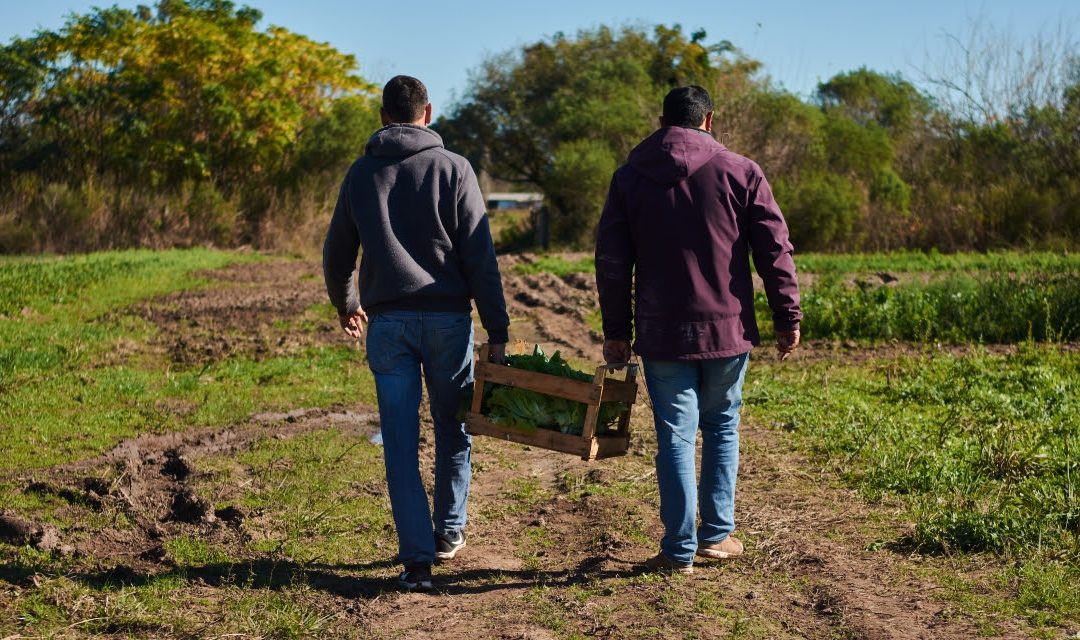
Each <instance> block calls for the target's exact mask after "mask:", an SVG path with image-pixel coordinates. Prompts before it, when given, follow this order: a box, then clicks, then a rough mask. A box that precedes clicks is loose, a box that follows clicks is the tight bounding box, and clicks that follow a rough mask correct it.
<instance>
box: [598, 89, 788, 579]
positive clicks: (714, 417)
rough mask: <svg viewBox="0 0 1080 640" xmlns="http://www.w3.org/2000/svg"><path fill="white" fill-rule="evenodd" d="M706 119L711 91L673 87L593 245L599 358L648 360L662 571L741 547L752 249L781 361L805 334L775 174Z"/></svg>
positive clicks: (657, 564) (752, 333)
mask: <svg viewBox="0 0 1080 640" xmlns="http://www.w3.org/2000/svg"><path fill="white" fill-rule="evenodd" d="M712 118H713V109H712V100H711V99H710V98H709V94H708V92H707V91H705V89H703V88H701V87H698V86H689V87H680V88H677V89H673V90H672V91H671V92H670V93H668V95H667V97H665V98H664V115H663V117H662V118H661V121H660V124H661V128H660V129H659V130H658V131H656V132H655V133H653V134H652V135H651V136H649V137H648V138H646V139H645V140H644V141H642V142H641V144H639V145H638V146H637V147H636V148H634V150H633V151H631V152H630V157H629V158H628V160H627V163H626V164H625V165H623V166H622V167H620V168H619V169H618V170H617V171H616V172H615V175H614V177H613V178H612V180H611V188H610V190H609V192H608V197H607V203H606V204H605V205H604V212H603V214H602V215H601V218H600V227H599V234H598V237H597V241H596V286H597V289H598V291H599V294H600V310H601V313H602V314H603V321H604V358H605V359H606V360H607V362H609V363H616V362H626V361H627V360H629V358H630V346H631V345H630V341H631V338H632V337H633V339H634V341H633V350H634V351H635V352H636V353H637V354H638V355H640V356H641V358H642V361H643V362H644V366H645V384H646V386H647V387H648V390H649V396H650V398H651V400H652V404H653V414H654V419H655V423H656V439H657V454H656V477H657V482H658V484H659V487H660V520H661V521H662V522H663V524H664V537H663V538H662V539H661V541H660V553H659V554H657V555H656V556H655V557H653V558H650V559H649V560H648V561H647V562H646V563H645V565H646V566H647V567H648V568H650V569H653V570H659V571H664V572H668V573H670V572H677V573H691V572H692V571H693V560H694V555H695V554H696V555H698V556H701V557H704V558H714V559H723V558H734V557H737V556H739V555H741V554H742V552H743V545H742V543H741V542H739V541H738V540H737V539H736V538H735V537H734V536H732V535H731V534H732V532H733V531H734V530H735V478H736V475H737V473H738V466H739V432H738V426H739V408H740V406H741V404H742V384H743V377H744V375H745V373H746V365H747V362H748V359H749V352H750V350H751V348H753V347H754V346H755V345H757V344H758V342H759V340H760V339H759V336H758V329H757V322H756V320H755V318H754V287H753V281H752V280H751V275H750V257H751V256H752V257H753V260H754V265H755V266H756V267H757V272H758V274H759V275H760V276H761V278H762V280H763V281H764V284H765V293H766V296H767V297H768V300H769V306H770V307H771V309H772V312H773V326H774V328H775V331H776V346H777V349H778V350H779V351H780V354H781V357H782V358H786V357H787V356H788V355H789V354H790V353H791V352H792V351H794V349H795V347H796V346H797V345H798V344H799V320H800V319H801V318H802V312H801V310H800V309H799V285H798V281H797V280H796V277H795V263H794V262H793V261H792V258H791V253H792V246H791V243H790V242H789V241H788V229H787V224H786V223H785V222H784V217H783V215H782V214H781V213H780V208H779V207H778V206H777V204H776V201H775V200H774V199H773V195H772V191H771V190H770V188H769V183H768V182H766V180H765V176H764V175H763V174H762V172H761V168H760V167H758V165H757V164H755V163H754V162H753V161H751V160H749V159H747V158H744V157H742V156H740V155H737V154H735V153H732V152H731V151H728V150H727V149H726V148H724V146H723V145H721V144H720V143H718V142H717V141H716V140H715V139H714V138H713V137H712V134H711V131H712ZM635 325H636V335H635V332H634V328H635ZM699 427H700V429H701V433H702V451H701V477H700V482H699V481H698V479H697V478H696V477H695V476H696V474H695V469H694V452H695V447H696V445H695V443H696V440H697V431H698V428H699ZM696 512H699V513H700V516H701V523H700V525H697V518H696V515H698V514H697V513H696Z"/></svg>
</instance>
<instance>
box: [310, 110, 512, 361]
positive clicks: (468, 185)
mask: <svg viewBox="0 0 1080 640" xmlns="http://www.w3.org/2000/svg"><path fill="white" fill-rule="evenodd" d="M361 247H362V248H363V255H362V256H361V258H360V269H359V282H357V281H355V280H354V277H355V275H356V274H355V273H354V270H355V265H356V256H357V253H358V252H359V250H360V248H361ZM323 275H324V277H325V279H326V291H327V293H328V294H329V296H330V301H331V302H332V303H333V304H334V306H335V307H337V310H338V313H339V314H341V315H348V314H350V313H352V312H354V311H356V310H357V309H359V308H361V307H363V309H364V311H365V312H366V313H367V314H368V315H374V314H378V313H380V312H384V311H465V312H468V311H470V310H471V305H470V302H469V301H470V298H472V299H475V300H476V308H477V311H478V313H479V314H480V322H481V324H483V326H484V329H485V330H487V333H488V339H489V341H490V342H493V343H496V344H498V343H504V342H506V341H507V327H508V326H509V324H510V320H509V318H508V316H507V314H506V302H505V300H504V299H503V291H502V280H501V278H500V276H499V266H498V263H497V262H496V261H495V248H494V246H493V245H492V242H491V231H490V230H489V228H488V220H487V215H486V214H485V207H484V199H483V196H481V194H480V187H479V185H478V184H477V182H476V174H474V173H473V170H472V167H471V166H469V163H468V161H466V160H465V158H462V157H461V156H459V155H457V154H455V153H451V152H449V151H447V150H446V149H445V148H444V147H443V143H442V138H441V137H439V134H437V133H435V132H434V131H432V130H431V129H428V128H427V127H420V126H416V125H410V124H391V125H389V126H386V127H383V128H382V129H379V130H378V131H376V132H375V134H374V135H372V136H371V139H370V140H369V141H368V144H367V147H366V149H365V153H364V155H363V156H362V157H361V158H360V159H359V160H357V161H356V162H355V163H353V165H352V167H350V169H349V172H348V174H346V176H345V180H344V182H343V183H342V185H341V192H340V193H339V195H338V201H337V207H336V208H335V209H334V216H333V218H332V219H331V221H330V229H329V231H328V232H327V234H326V242H325V243H324V244H323ZM357 284H359V296H357Z"/></svg>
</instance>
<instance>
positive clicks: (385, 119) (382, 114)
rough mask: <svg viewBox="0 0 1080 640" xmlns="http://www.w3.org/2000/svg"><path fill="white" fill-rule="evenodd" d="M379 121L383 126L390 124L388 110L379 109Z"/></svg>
mask: <svg viewBox="0 0 1080 640" xmlns="http://www.w3.org/2000/svg"><path fill="white" fill-rule="evenodd" d="M379 120H381V121H382V126H384V127H385V126H386V125H388V124H390V116H388V115H386V109H383V108H382V107H379Z"/></svg>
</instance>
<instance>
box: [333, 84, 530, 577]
mask: <svg viewBox="0 0 1080 640" xmlns="http://www.w3.org/2000/svg"><path fill="white" fill-rule="evenodd" d="M381 114H382V122H383V125H384V126H383V128H382V129H379V130H378V131H376V132H375V134H374V135H372V136H371V139H370V140H369V141H368V143H367V147H366V149H365V150H364V155H363V156H362V157H361V158H360V159H359V160H357V161H356V162H355V163H354V164H353V165H352V167H351V168H350V169H349V172H348V174H347V175H346V176H345V181H344V182H343V184H342V185H341V192H340V194H339V195H338V201H337V207H336V208H335V209H334V216H333V219H332V220H331V221H330V229H329V231H328V232H327V234H326V242H325V244H324V245H323V275H324V277H325V279H326V290H327V293H328V294H329V296H330V300H331V302H333V304H334V306H335V307H337V312H338V318H339V321H340V323H341V327H342V328H343V329H344V330H345V333H347V334H348V335H349V336H351V337H354V338H360V337H361V335H362V334H363V331H364V328H363V323H364V322H369V318H370V324H369V326H368V331H367V359H368V365H369V366H370V367H371V371H372V373H373V374H374V377H375V390H376V394H377V396H378V401H379V422H380V429H381V432H382V438H383V457H384V461H385V464H386V483H387V487H388V489H389V493H390V504H391V508H392V510H393V514H394V523H395V525H396V527H397V534H398V560H399V561H400V562H401V563H402V564H403V565H404V566H405V571H403V572H402V573H401V575H400V576H399V577H398V584H399V586H401V587H402V588H404V589H406V590H409V591H427V590H430V589H431V586H432V585H431V565H432V563H433V562H434V561H435V560H436V559H440V560H449V559H451V558H453V557H454V555H455V554H457V552H458V550H459V549H461V547H463V546H465V535H464V532H463V531H464V527H465V504H466V500H467V498H468V492H469V481H470V477H471V462H470V452H471V447H472V442H471V439H470V437H469V435H468V433H466V431H465V427H464V425H463V424H462V423H461V421H459V420H458V419H457V417H456V414H457V410H458V406H459V402H460V400H461V398H462V395H463V393H464V391H465V388H466V386H467V385H468V384H469V383H471V382H472V380H473V349H472V347H473V325H472V318H471V315H470V311H471V308H472V307H471V304H470V301H471V300H475V301H476V307H477V311H478V313H479V315H480V321H481V323H482V324H483V326H484V329H485V330H486V331H487V334H488V342H489V345H490V347H491V353H492V359H493V360H496V361H500V360H501V359H502V357H503V354H504V353H505V347H506V341H507V328H508V326H509V324H510V321H509V318H508V317H507V314H506V303H505V300H504V299H503V291H502V280H501V278H500V276H499V266H498V264H497V263H496V261H495V249H494V246H493V245H492V242H491V232H490V230H489V229H488V221H487V216H486V215H485V207H484V199H483V196H481V194H480V187H479V185H478V184H477V181H476V175H475V174H474V173H473V170H472V167H470V166H469V163H468V161H466V160H465V159H464V158H462V157H461V156H459V155H457V154H454V153H451V152H449V151H447V150H446V149H445V148H443V144H442V138H440V137H439V135H438V134H437V133H435V132H434V131H432V130H431V129H429V128H428V127H427V125H428V124H430V123H431V104H429V103H428V98H427V89H426V88H425V87H424V85H423V83H421V82H420V81H419V80H417V79H416V78H412V77H409V76H396V77H394V78H392V79H391V80H390V81H389V82H388V83H386V87H384V89H383V104H382V110H381ZM361 247H362V248H363V253H362V256H361V258H360V268H359V274H358V277H357V273H356V269H355V267H356V257H357V254H358V252H359V251H360V249H361ZM357 285H359V287H358V286H357ZM421 373H422V374H423V378H424V381H425V382H426V383H427V389H428V396H429V398H430V403H431V416H432V422H433V423H434V430H435V490H434V494H435V495H434V500H433V512H432V510H429V508H428V495H427V492H426V491H425V489H424V485H423V482H422V481H421V479H420V468H419V453H418V448H419V434H420V418H419V408H420V386H421ZM433 517H434V522H433Z"/></svg>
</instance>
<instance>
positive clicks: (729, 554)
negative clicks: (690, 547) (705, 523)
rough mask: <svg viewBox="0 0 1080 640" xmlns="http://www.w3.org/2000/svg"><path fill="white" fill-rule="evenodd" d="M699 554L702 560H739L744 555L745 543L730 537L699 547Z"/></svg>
mask: <svg viewBox="0 0 1080 640" xmlns="http://www.w3.org/2000/svg"><path fill="white" fill-rule="evenodd" d="M697 554H698V555H699V556H701V557H702V558H710V559H712V560H729V559H731V558H738V557H739V556H741V555H742V554H743V543H741V542H739V540H738V539H737V538H736V537H735V536H731V535H729V536H728V537H726V538H724V539H723V540H721V541H720V542H716V543H713V544H707V545H704V546H701V547H698V550H697Z"/></svg>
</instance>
